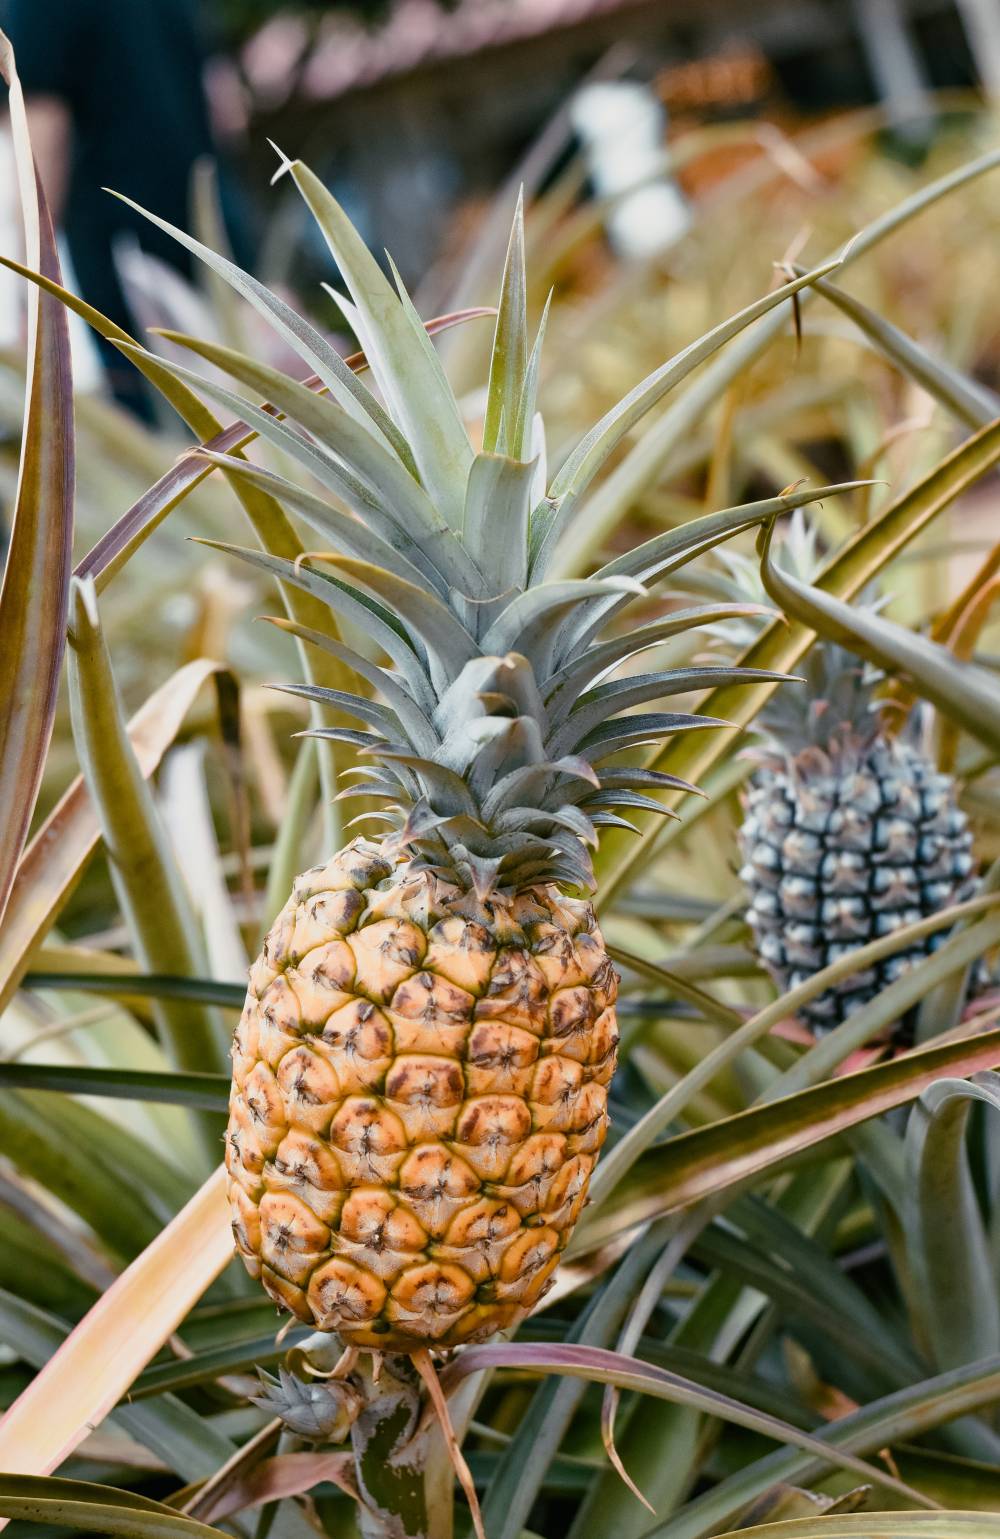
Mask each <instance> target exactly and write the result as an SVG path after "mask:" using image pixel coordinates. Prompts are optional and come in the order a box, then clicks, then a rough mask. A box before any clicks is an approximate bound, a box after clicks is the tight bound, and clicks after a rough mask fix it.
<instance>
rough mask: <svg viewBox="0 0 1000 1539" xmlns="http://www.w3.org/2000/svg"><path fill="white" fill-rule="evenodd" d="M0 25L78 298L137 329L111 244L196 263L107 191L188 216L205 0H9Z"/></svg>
mask: <svg viewBox="0 0 1000 1539" xmlns="http://www.w3.org/2000/svg"><path fill="white" fill-rule="evenodd" d="M3 20H4V22H5V29H6V30H7V32H8V35H9V36H10V39H11V42H12V43H13V45H14V50H15V55H16V58H17V64H18V71H19V74H20V76H21V82H22V85H23V87H24V91H25V97H26V100H27V104H28V112H29V119H30V122H31V130H32V135H33V140H34V144H35V151H36V155H37V157H38V161H39V167H40V170H41V172H42V177H43V180H44V183H45V187H46V191H47V193H48V195H49V199H50V202H51V203H52V205H53V208H54V211H55V213H56V217H57V219H58V220H59V222H60V223H61V225H62V228H63V229H64V231H65V234H66V239H67V243H68V247H69V254H70V258H71V261H72V265H73V268H74V270H75V273H76V277H77V282H78V285H79V290H80V293H81V294H82V296H83V298H85V299H86V300H87V301H88V302H89V303H90V304H92V305H94V306H95V307H96V308H97V309H99V310H101V311H102V312H103V313H104V314H105V315H107V316H108V317H109V318H110V319H111V320H113V321H116V322H117V323H118V324H119V325H120V326H123V327H125V328H126V329H127V330H130V331H131V330H134V329H135V320H134V317H133V316H132V314H131V312H130V308H129V304H128V300H127V297H126V294H125V292H124V289H123V287H122V282H121V277H120V274H119V272H118V270H117V267H116V264H115V260H114V249H115V245H116V242H118V241H120V240H121V238H122V237H123V236H131V237H133V238H134V239H135V240H136V241H137V242H138V243H139V245H140V246H141V247H142V249H143V250H145V251H148V252H150V253H151V254H153V255H154V256H156V257H158V258H160V259H161V260H163V261H165V262H168V263H169V264H170V265H171V266H172V267H175V268H177V269H179V270H180V271H181V272H182V273H183V274H184V275H185V276H190V273H191V259H190V257H189V255H188V254H187V253H186V252H185V251H184V250H183V248H182V247H180V246H178V245H177V243H176V242H174V241H173V240H171V239H170V237H169V236H167V235H165V234H164V233H163V232H162V231H160V230H158V229H157V228H156V226H155V225H152V224H150V223H149V222H148V221H147V220H145V219H143V218H142V216H141V215H139V214H137V213H135V212H134V211H133V210H132V209H130V208H129V207H128V206H127V205H126V204H124V203H122V202H121V201H120V200H119V199H117V198H114V197H112V196H111V195H110V194H109V193H108V192H107V191H105V190H104V189H105V188H111V189H113V190H114V191H115V192H120V193H123V194H125V195H126V196H127V197H130V198H134V199H135V201H136V202H137V203H140V204H142V205H143V207H145V208H148V209H150V211H151V212H153V213H156V214H158V215H159V216H160V217H161V218H164V219H167V220H169V221H170V222H171V223H172V224H178V225H182V226H186V225H188V224H189V206H190V193H191V180H192V174H193V171H194V167H195V165H196V164H197V163H198V161H199V160H201V159H203V158H204V157H206V156H213V155H214V154H215V142H214V137H213V133H212V127H211V122H210V113H209V104H208V98H207V93H206V89H205V70H206V63H207V57H208V51H207V48H206V46H205V42H204V39H203V37H202V34H201V9H200V8H199V6H198V5H197V3H196V0H6V10H5V12H4V13H3ZM223 182H224V184H225V185H224V193H223V203H224V206H225V208H226V210H227V213H228V214H229V216H230V217H229V224H230V230H229V234H230V239H231V242H232V244H233V246H234V248H235V250H236V254H237V259H238V260H241V261H246V259H247V252H246V245H247V240H246V227H245V220H244V219H243V218H242V216H241V215H240V213H239V204H238V199H237V198H236V197H235V196H234V193H233V189H232V187H231V185H229V183H228V179H227V178H223ZM234 212H235V215H236V217H234ZM99 347H100V350H101V355H102V360H103V363H104V368H105V372H106V376H107V379H108V383H109V385H110V388H111V389H112V390H113V392H114V394H115V395H116V396H117V397H118V399H119V400H120V401H122V403H123V404H125V405H126V406H128V407H130V408H131V409H132V410H133V411H136V412H137V413H138V414H139V415H141V416H143V417H147V418H148V417H149V416H150V415H151V414H152V402H151V399H150V396H149V393H148V391H147V389H146V387H145V385H144V383H143V381H142V380H141V379H140V378H139V376H138V375H137V374H136V372H135V370H134V369H133V368H132V367H131V365H129V364H127V363H125V362H124V361H123V359H122V358H121V355H120V354H119V353H118V351H117V349H115V348H113V347H111V346H109V345H108V344H106V343H103V342H101V343H99Z"/></svg>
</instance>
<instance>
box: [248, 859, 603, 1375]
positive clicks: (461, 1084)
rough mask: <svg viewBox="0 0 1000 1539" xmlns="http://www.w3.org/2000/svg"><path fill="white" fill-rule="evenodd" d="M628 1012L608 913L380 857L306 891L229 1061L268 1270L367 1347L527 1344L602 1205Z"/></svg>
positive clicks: (263, 971) (303, 1315) (273, 942)
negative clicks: (599, 1174) (606, 1145)
mask: <svg viewBox="0 0 1000 1539" xmlns="http://www.w3.org/2000/svg"><path fill="white" fill-rule="evenodd" d="M616 994H617V976H616V974H615V970H614V968H613V966H612V964H611V961H610V959H609V957H608V955H607V952H606V951H605V948H604V943H603V940H602V938H601V934H600V931H599V929H598V928H597V924H596V922H595V919H594V913H593V909H592V907H591V905H590V904H589V903H587V902H583V901H577V900H574V899H570V898H566V897H563V896H562V895H561V894H560V893H559V892H558V891H557V889H556V888H554V887H552V886H545V887H535V888H531V889H530V890H528V891H526V892H523V893H520V894H518V895H517V896H515V897H505V896H503V895H500V894H495V895H494V896H492V897H491V898H490V899H488V900H486V901H484V902H480V901H478V900H475V899H473V898H472V897H471V896H470V894H469V893H467V892H464V891H463V890H462V889H460V888H459V887H458V886H457V885H454V884H452V883H449V882H447V881H445V880H443V879H442V878H441V877H440V876H437V875H435V874H433V873H431V872H429V871H427V870H420V871H414V870H411V869H409V868H408V864H407V862H406V861H405V860H399V859H397V858H395V857H392V856H389V855H387V854H386V853H385V852H384V851H383V850H382V849H381V848H380V846H378V845H377V844H374V843H370V842H368V841H366V840H364V839H358V840H355V841H354V842H353V843H352V844H350V845H348V846H347V847H346V848H345V849H343V850H341V851H340V852H339V853H338V854H337V855H335V856H334V857H333V859H332V860H330V861H329V862H328V863H327V864H326V865H325V866H319V867H316V868H315V869H314V870H311V871H307V872H305V873H304V874H303V875H302V876H300V877H299V878H298V879H297V881H296V883H295V886H294V889H293V892H292V896H291V898H290V899H289V901H288V903H287V904H286V905H285V908H284V909H283V910H282V911H281V913H280V914H279V915H278V918H277V919H276V921H275V923H274V925H273V927H272V929H271V931H270V933H269V935H268V937H267V939H266V941H265V943H264V947H263V951H262V953H261V955H260V957H259V958H258V959H257V961H256V963H255V964H254V966H253V968H252V970H251V974H250V986H249V989H248V992H247V999H246V1005H245V1007H244V1011H243V1015H242V1018H241V1020H240V1023H239V1026H238V1028H237V1031H236V1034H235V1038H234V1042H233V1086H232V1095H231V1100H230V1122H229V1130H228V1134H227V1139H226V1164H227V1169H228V1172H229V1193H230V1203H231V1209H232V1218H233V1232H234V1235H235V1239H236V1246H237V1249H238V1251H239V1253H240V1255H241V1256H242V1258H243V1260H244V1263H245V1264H246V1266H247V1269H248V1271H249V1272H250V1273H251V1275H252V1276H254V1277H257V1278H259V1279H260V1280H261V1282H262V1283H263V1285H264V1287H265V1288H266V1289H267V1291H268V1293H269V1294H270V1295H271V1297H272V1298H273V1299H275V1301H276V1302H277V1303H278V1304H279V1305H280V1306H282V1307H283V1308H285V1309H287V1310H289V1311H290V1312H291V1313H292V1314H293V1315H294V1316H296V1317H297V1318H298V1319H300V1320H302V1321H304V1322H306V1323H308V1324H310V1325H312V1326H314V1327H315V1328H317V1329H319V1330H321V1331H336V1332H337V1333H338V1334H339V1335H340V1336H341V1337H342V1338H343V1339H344V1341H345V1342H348V1343H350V1344H352V1345H355V1346H361V1347H369V1348H381V1349H387V1350H395V1351H413V1350H415V1349H416V1348H417V1347H420V1346H424V1345H428V1346H435V1347H450V1346H457V1345H459V1344H461V1343H463V1342H470V1341H480V1340H483V1339H485V1338H486V1337H488V1336H491V1335H493V1334H494V1333H495V1332H497V1331H500V1330H505V1329H508V1328H510V1327H511V1326H513V1325H515V1324H516V1323H517V1322H518V1321H519V1320H520V1319H522V1318H523V1316H524V1315H525V1314H527V1313H528V1311H529V1310H530V1309H531V1308H532V1306H533V1305H534V1304H535V1303H536V1302H537V1300H538V1299H539V1298H540V1297H541V1295H542V1293H543V1292H544V1291H545V1288H546V1285H547V1283H548V1281H549V1279H550V1277H551V1275H552V1273H553V1271H554V1270H555V1268H556V1266H557V1264H558V1260H559V1256H560V1253H561V1252H562V1250H563V1249H564V1248H565V1245H566V1243H567V1241H568V1239H569V1236H570V1234H571V1232H572V1229H573V1226H574V1224H575V1222H576V1220H577V1217H578V1216H579V1213H580V1211H581V1209H582V1207H583V1204H584V1202H585V1200H586V1196H587V1188H588V1185H589V1182H590V1176H591V1173H592V1171H593V1168H594V1165H595V1163H596V1160H597V1156H598V1152H599V1150H600V1147H601V1145H602V1143H603V1141H604V1137H605V1132H606V1128H607V1093H608V1092H607V1087H608V1084H609V1082H610V1080H611V1077H612V1074H613V1073H614V1069H615V1060H616V1051H617V1044H618V1032H617V1026H616V1020H615V1010H614V1003H615V997H616Z"/></svg>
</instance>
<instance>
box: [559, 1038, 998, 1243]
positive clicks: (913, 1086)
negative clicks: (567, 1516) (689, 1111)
mask: <svg viewBox="0 0 1000 1539" xmlns="http://www.w3.org/2000/svg"><path fill="white" fill-rule="evenodd" d="M997 1063H1000V1030H996V1031H988V1032H984V1033H983V1034H982V1035H981V1036H977V1037H973V1038H971V1039H969V1040H967V1041H962V1042H952V1043H948V1044H946V1045H945V1046H941V1047H932V1048H926V1049H924V1050H922V1051H920V1052H915V1053H907V1054H906V1055H905V1056H904V1057H901V1058H897V1059H895V1060H893V1061H892V1062H891V1063H887V1064H880V1065H878V1066H877V1067H876V1068H873V1069H863V1070H861V1071H860V1072H859V1073H856V1074H845V1075H844V1076H843V1077H842V1078H840V1079H837V1080H834V1081H832V1082H830V1083H827V1084H822V1085H817V1086H815V1087H813V1089H811V1090H805V1091H802V1092H800V1093H799V1094H798V1095H794V1096H788V1097H786V1098H785V1099H783V1100H780V1101H772V1102H770V1103H768V1104H766V1105H763V1106H758V1107H754V1108H753V1109H752V1110H750V1111H745V1112H739V1113H737V1115H736V1116H734V1117H727V1118H725V1119H724V1120H722V1121H720V1122H715V1123H712V1124H710V1125H709V1126H708V1127H705V1128H698V1129H697V1130H695V1131H693V1132H690V1133H683V1134H681V1135H680V1136H678V1137H676V1138H672V1139H671V1140H670V1141H669V1142H668V1143H666V1144H664V1145H662V1146H659V1147H656V1148H653V1149H648V1150H647V1151H646V1153H645V1154H643V1155H642V1156H641V1158H640V1159H638V1160H637V1161H636V1163H635V1165H634V1166H633V1167H632V1169H631V1171H630V1172H629V1173H628V1175H627V1176H626V1177H625V1179H624V1180H623V1181H622V1182H621V1183H620V1184H619V1186H618V1188H617V1191H616V1196H615V1201H614V1204H613V1205H611V1204H608V1205H607V1206H608V1207H609V1208H610V1207H613V1211H605V1208H603V1207H602V1208H598V1209H597V1210H596V1211H595V1212H593V1214H592V1215H586V1216H585V1217H584V1218H583V1219H582V1220H581V1222H580V1225H579V1227H578V1229H577V1232H576V1234H575V1236H574V1238H573V1242H572V1247H571V1254H576V1255H579V1254H581V1253H582V1252H583V1251H586V1250H591V1249H593V1248H595V1247H596V1246H598V1245H600V1244H603V1243H604V1242H605V1241H606V1240H609V1239H611V1238H613V1237H614V1236H615V1235H616V1234H619V1233H621V1232H622V1231H624V1230H627V1229H630V1228H632V1227H633V1226H634V1225H636V1224H639V1223H644V1222H646V1221H648V1220H649V1219H651V1218H655V1217H657V1216H659V1215H660V1214H664V1213H672V1212H676V1211H677V1210H678V1209H681V1208H686V1207H689V1206H690V1205H691V1204H692V1203H693V1202H696V1201H698V1200H699V1199H701V1198H703V1197H709V1196H712V1195H713V1194H714V1193H716V1192H720V1191H725V1190H726V1188H727V1187H731V1186H734V1185H736V1184H737V1183H742V1182H747V1181H750V1180H752V1179H753V1178H754V1177H756V1176H759V1175H761V1174H762V1173H763V1172H764V1171H767V1170H769V1169H771V1168H773V1167H774V1166H775V1165H777V1164H779V1163H780V1162H782V1161H784V1160H787V1159H789V1158H791V1157H792V1156H793V1155H796V1154H799V1153H801V1152H803V1151H804V1150H806V1149H810V1148H812V1147H813V1146H814V1145H815V1144H818V1143H821V1142H823V1140H824V1139H827V1138H831V1137H833V1136H834V1135H835V1134H837V1133H840V1132H843V1131H844V1130H845V1129H847V1128H850V1127H853V1126H854V1125H855V1124H856V1123H858V1122H864V1121H865V1120H866V1119H867V1118H869V1117H876V1116H878V1115H880V1114H881V1113H882V1112H885V1111H888V1110H889V1109H890V1108H891V1107H893V1106H901V1105H905V1103H906V1102H907V1101H911V1100H913V1099H915V1097H916V1096H918V1095H920V1094H921V1092H922V1091H924V1090H925V1089H926V1088H927V1087H928V1085H931V1084H933V1083H934V1081H935V1080H936V1079H938V1078H940V1076H941V1075H942V1074H946V1073H949V1072H952V1073H959V1074H975V1073H978V1072H980V1071H981V1070H983V1069H992V1068H993V1067H994V1066H995V1065H996V1064H997Z"/></svg>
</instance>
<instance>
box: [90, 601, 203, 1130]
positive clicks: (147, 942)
mask: <svg viewBox="0 0 1000 1539" xmlns="http://www.w3.org/2000/svg"><path fill="white" fill-rule="evenodd" d="M71 647H72V651H71V673H70V682H71V690H70V703H71V707H72V714H73V729H74V736H75V738H76V743H77V752H78V754H79V757H80V763H81V766H82V768H83V772H84V776H85V779H86V781H87V785H88V789H89V791H90V795H91V797H92V799H93V802H94V805H95V808H96V811H97V815H98V818H99V820H100V824H101V831H102V834H103V838H104V843H105V847H106V848H107V851H108V856H109V859H110V862H111V872H112V877H113V878H114V882H115V887H116V890H117V893H118V897H119V902H120V903H121V905H122V909H123V912H124V913H125V915H126V917H127V919H128V921H129V927H130V929H131V932H132V936H133V940H134V942H135V945H136V947H137V949H138V951H139V954H140V956H141V957H142V960H143V962H144V964H145V965H146V966H147V967H148V968H149V969H150V970H151V971H153V972H164V973H177V974H179V975H180V976H186V975H189V974H192V973H194V974H200V973H202V972H204V971H206V970H207V969H206V966H205V961H204V958H203V956H202V948H201V939H200V936H199V933H198V929H197V923H196V921H195V919H194V916H193V914H192V913H191V912H190V907H189V904H188V900H187V897H186V894H185V893H184V891H183V887H182V884H181V879H180V875H179V873H178V872H177V870H176V867H175V865H174V861H173V858H172V855H171V853H170V851H169V848H168V846H167V843H166V839H165V837H164V834H163V831H162V828H161V827H160V823H159V819H158V815H157V812H156V809H155V806H154V804H153V800H152V797H151V795H150V792H149V788H148V786H147V785H146V782H145V780H144V778H143V776H142V773H141V771H140V769H139V766H138V763H137V761H136V758H135V754H134V753H133V751H132V747H131V745H130V743H129V741H128V735H127V733H126V731H125V728H124V725H123V723H122V718H121V709H120V704H119V700H118V693H117V689H116V685H115V681H114V677H113V674H112V672H111V664H110V659H109V657H108V654H107V649H106V647H105V644H104V639H103V635H102V632H101V627H100V621H99V618H98V614H97V607H96V600H95V596H94V590H93V584H92V583H90V584H86V585H84V584H82V583H80V581H79V579H74V589H73V610H72V619H71ZM157 1009H158V1019H159V1024H160V1029H161V1032H162V1035H163V1040H164V1044H165V1046H166V1047H167V1048H168V1050H169V1052H170V1053H171V1056H172V1057H173V1060H174V1062H175V1063H176V1064H177V1066H178V1067H179V1068H182V1069H190V1070H195V1071H199V1070H200V1071H204V1070H211V1069H221V1068H222V1067H223V1065H224V1062H225V1053H226V1046H227V1037H228V1033H227V1032H226V1029H225V1027H224V1025H223V1024H222V1022H221V1020H219V1019H217V1018H216V1017H215V1016H214V1015H212V1014H211V1013H210V1012H209V1011H208V1010H207V1009H206V1008H205V1007H203V1006H199V1005H188V1006H187V1007H186V1008H185V1009H183V1010H178V1009H177V1008H176V1007H175V1006H174V1005H173V1004H171V1003H170V1002H161V1003H160V1004H159V1005H158V1007H157ZM204 1134H205V1139H206V1143H207V1148H208V1149H211V1150H213V1151H214V1150H216V1149H217V1143H216V1139H217V1137H218V1129H217V1127H216V1126H215V1124H214V1120H212V1119H210V1120H208V1121H207V1122H206V1123H205V1126H204Z"/></svg>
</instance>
